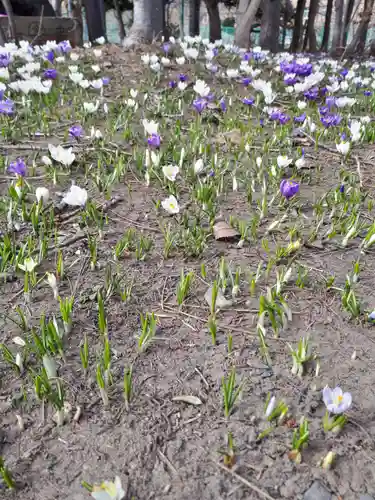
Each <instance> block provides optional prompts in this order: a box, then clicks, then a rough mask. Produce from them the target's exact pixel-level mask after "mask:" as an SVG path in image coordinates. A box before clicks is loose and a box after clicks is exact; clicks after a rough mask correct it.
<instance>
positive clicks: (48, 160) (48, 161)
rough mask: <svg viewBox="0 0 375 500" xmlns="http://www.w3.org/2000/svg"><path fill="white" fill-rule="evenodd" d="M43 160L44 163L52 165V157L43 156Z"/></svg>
mask: <svg viewBox="0 0 375 500" xmlns="http://www.w3.org/2000/svg"><path fill="white" fill-rule="evenodd" d="M41 161H42V163H44V165H47V166H48V167H49V166H51V165H52V161H51V158H48V156H42V158H41Z"/></svg>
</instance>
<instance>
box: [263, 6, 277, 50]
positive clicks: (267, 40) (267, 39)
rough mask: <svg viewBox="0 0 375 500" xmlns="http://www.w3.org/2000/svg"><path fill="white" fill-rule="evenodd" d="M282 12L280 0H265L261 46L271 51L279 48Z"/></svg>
mask: <svg viewBox="0 0 375 500" xmlns="http://www.w3.org/2000/svg"><path fill="white" fill-rule="evenodd" d="M280 12H281V1H280V0H264V2H263V13H262V23H261V29H260V46H261V47H262V48H263V49H266V50H270V51H271V52H277V51H278V48H279V36H280Z"/></svg>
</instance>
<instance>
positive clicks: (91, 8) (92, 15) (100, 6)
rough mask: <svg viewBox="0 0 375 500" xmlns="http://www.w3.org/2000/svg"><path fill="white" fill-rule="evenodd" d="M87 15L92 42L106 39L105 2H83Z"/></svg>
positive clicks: (84, 0)
mask: <svg viewBox="0 0 375 500" xmlns="http://www.w3.org/2000/svg"><path fill="white" fill-rule="evenodd" d="M83 5H84V7H85V13H86V23H87V31H88V33H89V40H90V42H94V41H95V40H97V39H98V38H101V37H105V36H106V33H105V17H104V2H103V0H83Z"/></svg>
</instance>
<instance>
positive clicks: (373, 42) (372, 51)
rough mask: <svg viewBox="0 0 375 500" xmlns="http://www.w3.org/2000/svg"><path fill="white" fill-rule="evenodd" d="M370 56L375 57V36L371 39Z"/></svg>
mask: <svg viewBox="0 0 375 500" xmlns="http://www.w3.org/2000/svg"><path fill="white" fill-rule="evenodd" d="M370 56H372V57H374V56H375V38H373V39H372V40H371V45H370Z"/></svg>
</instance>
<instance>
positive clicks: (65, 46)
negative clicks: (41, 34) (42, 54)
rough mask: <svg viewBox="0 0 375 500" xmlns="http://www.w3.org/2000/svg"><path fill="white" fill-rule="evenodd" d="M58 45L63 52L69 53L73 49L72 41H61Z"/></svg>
mask: <svg viewBox="0 0 375 500" xmlns="http://www.w3.org/2000/svg"><path fill="white" fill-rule="evenodd" d="M57 47H58V49H59V51H60V52H62V53H63V54H67V53H68V52H70V51H71V50H72V47H71V45H70V43H69V42H68V41H66V40H64V41H62V42H60V43H59V44H58V46H57Z"/></svg>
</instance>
